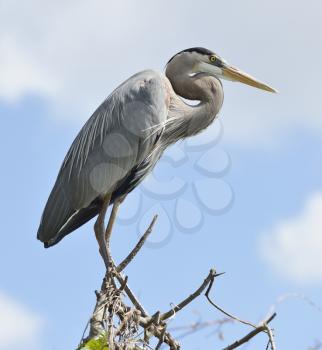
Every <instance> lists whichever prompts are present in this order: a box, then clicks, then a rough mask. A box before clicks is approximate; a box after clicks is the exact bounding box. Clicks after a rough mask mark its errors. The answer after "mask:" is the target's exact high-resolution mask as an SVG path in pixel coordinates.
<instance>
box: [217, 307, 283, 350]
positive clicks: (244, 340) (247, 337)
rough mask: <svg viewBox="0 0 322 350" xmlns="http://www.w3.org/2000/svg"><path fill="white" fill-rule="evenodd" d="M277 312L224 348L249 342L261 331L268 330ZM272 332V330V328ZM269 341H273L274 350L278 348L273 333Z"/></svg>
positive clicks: (230, 349) (231, 349)
mask: <svg viewBox="0 0 322 350" xmlns="http://www.w3.org/2000/svg"><path fill="white" fill-rule="evenodd" d="M275 316H276V313H275V314H273V315H272V316H271V317H269V318H268V319H267V320H266V321H264V322H263V323H261V324H260V325H259V326H257V327H256V328H255V329H254V330H252V331H251V332H249V333H248V334H247V335H245V336H244V337H243V338H241V339H239V340H236V341H235V342H234V343H233V344H231V345H229V346H227V347H225V348H224V349H223V350H233V349H236V348H238V347H239V346H241V345H243V344H245V343H247V342H248V341H250V340H251V339H252V338H254V337H255V336H256V335H257V334H258V333H261V332H267V330H268V329H269V328H268V324H269V323H270V322H271V321H272V320H273V319H274V318H275ZM270 332H271V330H270ZM269 341H270V343H271V346H272V350H276V349H275V344H274V340H273V337H272V335H269Z"/></svg>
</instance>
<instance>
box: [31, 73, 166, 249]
mask: <svg viewBox="0 0 322 350" xmlns="http://www.w3.org/2000/svg"><path fill="white" fill-rule="evenodd" d="M163 79H164V78H163V77H162V76H161V75H160V74H158V73H156V72H154V71H144V72H141V73H138V74H136V75H134V76H133V77H131V78H130V79H128V80H127V81H125V82H124V83H123V84H122V85H121V86H119V87H118V88H117V89H116V90H115V91H114V92H113V93H112V94H111V95H110V96H109V97H108V98H107V99H106V100H105V101H104V102H103V103H102V104H101V106H100V107H99V108H98V109H97V110H96V111H95V112H94V114H93V115H92V116H91V118H90V119H89V120H88V121H87V123H86V124H85V125H84V126H83V128H82V129H81V131H80V132H79V134H78V135H77V137H76V139H75V140H74V142H73V144H72V146H71V148H70V150H69V151H68V153H67V155H66V158H65V160H64V162H63V165H62V167H61V169H60V171H59V174H58V177H57V180H56V183H55V185H54V188H53V189H52V192H51V194H50V196H49V199H48V201H47V204H46V206H45V209H44V213H43V215H42V218H41V222H40V226H39V229H38V234H37V238H38V239H40V240H41V241H42V242H44V243H45V246H50V245H53V244H56V243H57V242H58V241H59V240H60V239H62V238H63V237H64V236H65V235H66V234H67V233H69V232H71V231H72V230H74V229H75V228H76V227H78V226H80V225H81V224H83V223H84V222H86V221H87V220H88V218H87V217H86V218H87V219H86V218H85V219H86V220H85V219H84V216H83V218H81V219H80V220H83V222H81V223H80V224H79V223H78V225H76V226H75V225H74V226H75V228H73V225H71V226H72V228H73V229H70V228H68V230H67V229H66V227H67V226H68V224H69V223H71V222H72V221H73V218H75V216H77V215H78V214H79V213H83V212H84V211H86V215H87V216H88V214H89V213H90V214H91V215H89V216H90V217H89V219H90V218H91V217H93V216H94V215H95V214H96V213H97V210H96V211H95V210H94V211H93V210H92V211H91V208H92V206H93V203H94V204H95V201H99V200H100V199H101V198H102V196H104V195H105V194H107V193H110V194H112V193H113V192H114V191H116V190H117V187H118V184H120V183H122V182H123V183H124V179H125V178H126V177H127V176H129V174H131V172H132V173H133V169H136V168H138V167H140V164H143V163H144V161H145V160H146V159H147V158H148V157H149V156H150V155H151V153H152V152H153V149H154V147H155V144H156V141H157V137H158V133H157V132H155V131H156V130H162V128H163V125H164V123H165V121H166V118H167V113H168V103H167V101H168V96H167V91H166V88H165V84H164V80H163ZM93 214H94V215H93ZM79 216H81V215H79Z"/></svg>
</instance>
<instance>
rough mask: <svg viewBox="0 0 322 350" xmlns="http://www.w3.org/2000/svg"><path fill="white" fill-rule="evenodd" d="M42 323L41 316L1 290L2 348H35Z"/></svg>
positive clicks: (0, 331)
mask: <svg viewBox="0 0 322 350" xmlns="http://www.w3.org/2000/svg"><path fill="white" fill-rule="evenodd" d="M42 323H43V322H42V319H41V318H40V316H38V315H36V314H35V313H33V312H32V311H30V310H29V309H28V308H27V307H25V306H24V305H22V304H21V303H19V302H17V301H16V300H14V299H13V298H11V297H10V296H8V295H6V294H4V293H3V292H1V291H0V347H1V349H3V350H9V349H10V350H11V349H17V348H19V349H22V348H23V349H35V348H36V347H37V344H38V342H39V336H40V330H41V326H42Z"/></svg>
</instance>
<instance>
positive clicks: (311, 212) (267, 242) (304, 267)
mask: <svg viewBox="0 0 322 350" xmlns="http://www.w3.org/2000/svg"><path fill="white" fill-rule="evenodd" d="M259 246H260V252H261V255H262V256H263V258H264V259H265V260H266V262H267V263H268V264H269V265H270V266H271V267H272V268H273V270H274V271H275V272H276V273H278V274H279V275H280V276H283V277H284V278H287V279H288V280H291V281H294V282H297V283H321V282H322V193H316V194H314V195H312V196H311V197H310V198H309V199H308V201H307V203H306V205H305V207H304V209H303V211H302V212H301V213H300V214H299V215H298V216H296V217H293V218H290V219H288V220H284V221H282V222H280V223H278V224H277V225H276V226H275V227H274V228H273V230H272V231H271V232H270V233H266V234H265V235H263V236H262V237H261V239H260V245H259Z"/></svg>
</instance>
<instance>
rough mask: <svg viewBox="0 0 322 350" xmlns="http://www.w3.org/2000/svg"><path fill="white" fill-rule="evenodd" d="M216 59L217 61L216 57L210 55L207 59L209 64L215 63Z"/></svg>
mask: <svg viewBox="0 0 322 350" xmlns="http://www.w3.org/2000/svg"><path fill="white" fill-rule="evenodd" d="M216 59H217V57H216V56H215V55H211V56H210V57H209V60H210V62H215V61H216Z"/></svg>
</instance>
